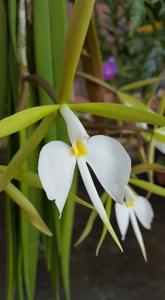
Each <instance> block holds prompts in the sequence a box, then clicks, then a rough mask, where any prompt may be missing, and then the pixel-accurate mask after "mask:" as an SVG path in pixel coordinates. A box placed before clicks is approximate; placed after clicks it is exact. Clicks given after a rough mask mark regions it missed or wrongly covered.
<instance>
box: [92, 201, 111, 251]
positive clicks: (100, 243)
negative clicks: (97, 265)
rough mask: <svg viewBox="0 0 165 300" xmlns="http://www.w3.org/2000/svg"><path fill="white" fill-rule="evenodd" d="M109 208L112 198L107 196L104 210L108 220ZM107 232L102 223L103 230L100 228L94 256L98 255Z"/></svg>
mask: <svg viewBox="0 0 165 300" xmlns="http://www.w3.org/2000/svg"><path fill="white" fill-rule="evenodd" d="M111 208H112V199H111V197H108V199H107V202H106V205H105V210H106V213H107V216H108V218H109V220H110V215H111ZM107 232H108V230H107V227H106V226H105V225H103V230H102V233H101V236H100V239H99V242H98V244H97V248H96V256H98V255H99V252H100V249H101V246H102V244H103V242H104V240H105V238H106V235H107Z"/></svg>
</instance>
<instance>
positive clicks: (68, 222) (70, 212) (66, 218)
mask: <svg viewBox="0 0 165 300" xmlns="http://www.w3.org/2000/svg"><path fill="white" fill-rule="evenodd" d="M77 171H78V170H77V169H76V170H75V173H74V177H73V181H72V187H71V192H73V193H76V191H77V180H78V174H77ZM70 197H72V196H71V194H69V198H70ZM74 212H75V202H74V201H67V202H66V205H65V209H64V212H63V217H62V230H61V234H62V240H61V268H62V270H61V271H62V273H61V275H62V280H63V285H64V290H65V295H66V299H67V300H70V299H71V295H70V256H71V242H72V231H73V224H74Z"/></svg>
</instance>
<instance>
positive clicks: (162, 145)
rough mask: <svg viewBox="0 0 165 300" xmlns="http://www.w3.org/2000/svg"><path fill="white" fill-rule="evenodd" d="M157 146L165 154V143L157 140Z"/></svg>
mask: <svg viewBox="0 0 165 300" xmlns="http://www.w3.org/2000/svg"><path fill="white" fill-rule="evenodd" d="M155 147H156V148H157V149H158V150H159V151H160V152H161V153H163V154H165V143H163V142H158V141H155Z"/></svg>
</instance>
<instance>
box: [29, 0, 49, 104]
mask: <svg viewBox="0 0 165 300" xmlns="http://www.w3.org/2000/svg"><path fill="white" fill-rule="evenodd" d="M32 5H33V25H34V46H35V66H36V73H37V74H38V75H40V76H42V77H43V78H45V79H46V80H48V81H49V83H50V84H51V85H53V68H52V65H53V63H52V41H51V28H50V16H49V5H50V1H45V0H40V1H32ZM39 97H40V102H41V104H50V103H51V102H50V98H49V97H48V96H47V94H46V93H45V92H44V91H43V90H41V89H40V88H39Z"/></svg>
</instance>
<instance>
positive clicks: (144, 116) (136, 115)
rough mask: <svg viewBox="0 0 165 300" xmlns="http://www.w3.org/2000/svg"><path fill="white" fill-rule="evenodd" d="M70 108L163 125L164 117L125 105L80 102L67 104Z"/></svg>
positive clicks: (123, 119) (97, 114)
mask: <svg viewBox="0 0 165 300" xmlns="http://www.w3.org/2000/svg"><path fill="white" fill-rule="evenodd" d="M69 106H70V108H71V109H73V110H76V111H79V112H89V113H91V114H94V115H96V116H102V117H105V118H112V119H116V120H122V121H127V122H128V121H132V122H145V123H148V124H152V125H158V126H165V117H162V116H160V115H158V114H156V113H154V112H148V111H145V110H142V109H136V108H133V107H127V106H125V105H122V104H116V103H81V104H69Z"/></svg>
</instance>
